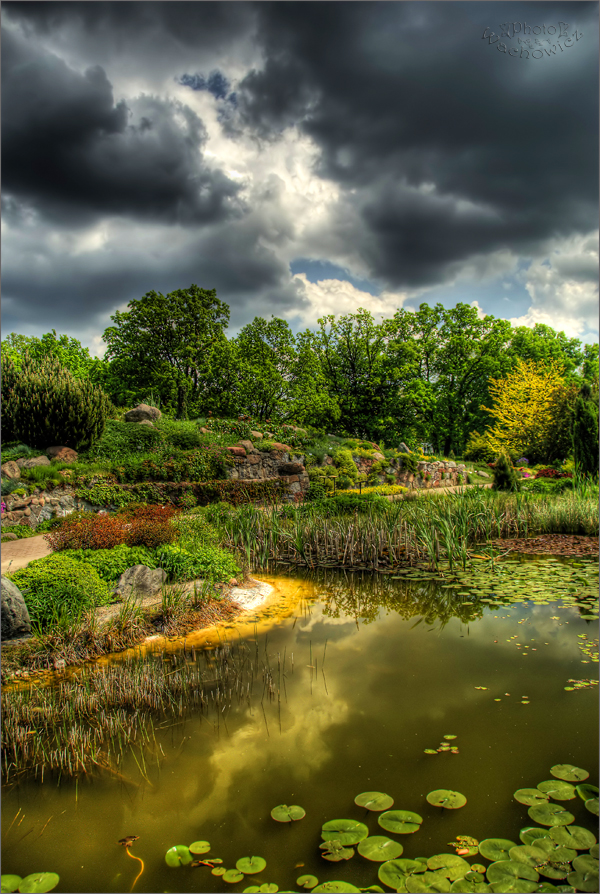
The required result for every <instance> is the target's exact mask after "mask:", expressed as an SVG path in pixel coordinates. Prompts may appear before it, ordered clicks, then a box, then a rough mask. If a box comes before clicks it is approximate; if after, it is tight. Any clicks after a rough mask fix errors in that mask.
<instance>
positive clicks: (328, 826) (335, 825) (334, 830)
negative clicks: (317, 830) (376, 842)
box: [321, 817, 381, 844]
mask: <svg viewBox="0 0 600 894" xmlns="http://www.w3.org/2000/svg"><path fill="white" fill-rule="evenodd" d="M380 819H381V817H380ZM368 834H369V830H368V828H367V827H366V826H365V824H364V823H359V822H358V820H349V819H337V820H329V822H327V823H323V825H322V826H321V838H322V839H323V841H334V840H336V841H339V842H340V843H341V844H358V842H359V841H362V840H363V838H366V837H367V835H368Z"/></svg>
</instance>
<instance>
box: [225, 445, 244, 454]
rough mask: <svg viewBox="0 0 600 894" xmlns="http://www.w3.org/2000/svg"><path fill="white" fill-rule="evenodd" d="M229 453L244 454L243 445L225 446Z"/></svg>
mask: <svg viewBox="0 0 600 894" xmlns="http://www.w3.org/2000/svg"><path fill="white" fill-rule="evenodd" d="M225 449H226V450H228V451H229V452H230V453H233V455H234V456H246V451H245V449H244V448H243V447H226V448H225Z"/></svg>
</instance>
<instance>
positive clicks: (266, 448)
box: [255, 438, 289, 453]
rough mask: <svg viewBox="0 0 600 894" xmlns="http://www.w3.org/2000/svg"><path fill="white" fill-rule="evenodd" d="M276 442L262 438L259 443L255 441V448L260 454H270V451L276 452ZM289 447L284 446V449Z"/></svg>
mask: <svg viewBox="0 0 600 894" xmlns="http://www.w3.org/2000/svg"><path fill="white" fill-rule="evenodd" d="M277 443H278V442H277V441H270V440H268V439H267V438H263V439H262V440H260V441H257V442H256V444H255V447H256V449H257V450H260V452H261V453H270V452H271V450H277ZM287 446H289V445H288V444H286V447H287Z"/></svg>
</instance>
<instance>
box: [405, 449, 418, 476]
mask: <svg viewBox="0 0 600 894" xmlns="http://www.w3.org/2000/svg"><path fill="white" fill-rule="evenodd" d="M418 461H419V460H418V457H417V455H416V454H415V453H403V454H402V471H406V472H410V473H411V474H412V475H414V474H415V472H416V471H417V462H418Z"/></svg>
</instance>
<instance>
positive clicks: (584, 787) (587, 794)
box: [575, 782, 598, 801]
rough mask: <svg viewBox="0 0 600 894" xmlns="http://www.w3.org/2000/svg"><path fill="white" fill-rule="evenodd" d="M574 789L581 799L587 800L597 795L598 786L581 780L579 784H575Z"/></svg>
mask: <svg viewBox="0 0 600 894" xmlns="http://www.w3.org/2000/svg"><path fill="white" fill-rule="evenodd" d="M575 791H576V792H577V794H578V795H579V797H580V798H581V799H582V801H589V799H590V798H597V797H598V786H597V785H589V783H587V782H583V783H582V784H581V785H576V786H575Z"/></svg>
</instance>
